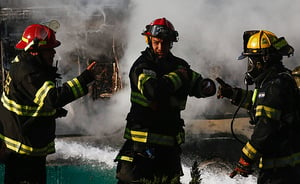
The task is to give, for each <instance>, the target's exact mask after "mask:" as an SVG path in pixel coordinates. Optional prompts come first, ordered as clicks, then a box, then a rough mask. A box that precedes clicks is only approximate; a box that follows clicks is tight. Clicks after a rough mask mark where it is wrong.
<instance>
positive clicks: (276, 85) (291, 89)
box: [232, 63, 300, 171]
mask: <svg viewBox="0 0 300 184" xmlns="http://www.w3.org/2000/svg"><path fill="white" fill-rule="evenodd" d="M236 92H237V93H236V94H235V95H234V98H233V99H232V102H233V104H235V105H237V104H239V103H240V102H241V101H242V100H243V99H244V98H246V100H244V101H243V103H242V106H243V107H245V108H247V109H249V110H250V113H251V116H252V118H251V119H252V122H253V123H254V124H255V128H254V131H253V134H252V136H251V139H250V140H249V142H247V143H246V145H245V146H244V147H243V149H242V156H243V157H244V159H246V160H248V161H249V162H253V161H254V160H258V161H259V168H260V169H261V170H263V171H264V170H269V169H272V170H273V169H278V168H287V167H288V168H291V167H294V166H295V165H297V164H300V144H299V140H300V134H299V131H300V119H299V105H298V104H299V101H298V100H299V97H298V94H297V93H298V91H297V87H296V84H295V81H294V80H293V78H292V76H291V75H290V71H289V70H288V69H286V68H284V67H283V65H282V63H279V64H276V65H274V66H271V67H270V68H269V69H268V70H267V71H265V72H264V73H263V74H261V75H260V76H258V77H257V79H256V80H255V89H254V90H253V91H249V92H248V93H246V91H244V90H242V89H240V88H238V90H236Z"/></svg>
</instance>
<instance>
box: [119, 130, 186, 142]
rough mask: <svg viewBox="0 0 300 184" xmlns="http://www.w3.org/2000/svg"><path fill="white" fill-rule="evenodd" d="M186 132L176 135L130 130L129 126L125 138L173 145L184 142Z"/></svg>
mask: <svg viewBox="0 0 300 184" xmlns="http://www.w3.org/2000/svg"><path fill="white" fill-rule="evenodd" d="M184 136H185V134H184V132H179V133H178V135H177V136H176V137H173V136H168V135H162V134H156V133H150V132H144V131H136V130H130V129H129V128H126V129H125V134H124V138H126V139H130V140H133V141H136V142H142V143H153V144H160V145H167V146H173V145H175V144H182V143H183V142H184Z"/></svg>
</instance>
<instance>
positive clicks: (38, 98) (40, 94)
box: [33, 81, 55, 106]
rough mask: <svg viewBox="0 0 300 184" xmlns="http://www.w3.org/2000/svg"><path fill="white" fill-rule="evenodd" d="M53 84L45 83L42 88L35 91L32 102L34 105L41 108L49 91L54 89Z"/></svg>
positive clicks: (50, 82)
mask: <svg viewBox="0 0 300 184" xmlns="http://www.w3.org/2000/svg"><path fill="white" fill-rule="evenodd" d="M54 87H55V84H54V82H52V81H46V82H45V83H44V84H43V86H42V87H41V88H40V89H39V90H38V91H37V93H36V94H35V99H34V100H33V102H34V103H36V104H38V105H39V106H43V104H44V100H45V98H46V96H47V94H48V92H49V91H50V89H52V88H54Z"/></svg>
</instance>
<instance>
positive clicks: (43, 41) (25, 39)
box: [22, 36, 47, 45]
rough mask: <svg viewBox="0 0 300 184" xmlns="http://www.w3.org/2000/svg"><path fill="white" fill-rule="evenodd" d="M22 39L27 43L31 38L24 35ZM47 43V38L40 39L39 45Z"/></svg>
mask: <svg viewBox="0 0 300 184" xmlns="http://www.w3.org/2000/svg"><path fill="white" fill-rule="evenodd" d="M22 41H23V42H25V43H28V42H29V40H28V39H27V38H25V37H23V36H22ZM46 44H47V41H46V40H40V41H39V45H46Z"/></svg>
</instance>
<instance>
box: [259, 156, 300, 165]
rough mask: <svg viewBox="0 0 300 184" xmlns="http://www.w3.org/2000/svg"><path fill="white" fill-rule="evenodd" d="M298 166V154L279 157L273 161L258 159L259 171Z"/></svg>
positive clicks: (299, 160) (299, 158)
mask: <svg viewBox="0 0 300 184" xmlns="http://www.w3.org/2000/svg"><path fill="white" fill-rule="evenodd" d="M297 164H300V152H297V153H294V154H292V155H289V156H286V157H279V158H274V159H263V158H261V159H260V162H259V168H261V169H271V168H279V167H288V166H291V167H293V166H295V165H297Z"/></svg>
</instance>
